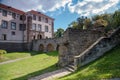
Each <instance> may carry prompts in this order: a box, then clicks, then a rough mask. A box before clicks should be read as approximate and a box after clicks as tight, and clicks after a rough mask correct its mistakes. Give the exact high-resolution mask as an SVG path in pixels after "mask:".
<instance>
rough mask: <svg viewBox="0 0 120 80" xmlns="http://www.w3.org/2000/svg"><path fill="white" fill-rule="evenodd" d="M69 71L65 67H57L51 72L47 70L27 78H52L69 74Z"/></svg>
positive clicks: (52, 79)
mask: <svg viewBox="0 0 120 80" xmlns="http://www.w3.org/2000/svg"><path fill="white" fill-rule="evenodd" d="M70 73H71V72H70V71H68V70H66V69H64V68H63V69H59V70H56V71H53V72H48V73H45V74H42V75H39V76H36V77H33V78H30V79H28V80H54V79H55V78H59V77H62V76H65V75H68V74H70Z"/></svg>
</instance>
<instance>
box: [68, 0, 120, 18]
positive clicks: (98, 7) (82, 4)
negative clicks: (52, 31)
mask: <svg viewBox="0 0 120 80" xmlns="http://www.w3.org/2000/svg"><path fill="white" fill-rule="evenodd" d="M119 2H120V1H119V0H84V1H78V3H77V4H74V5H73V3H72V2H71V3H69V4H68V8H69V10H70V12H72V13H78V14H80V15H82V16H89V15H92V14H100V13H104V12H105V11H106V10H108V9H110V8H111V7H114V8H116V5H117V4H118V3H119Z"/></svg>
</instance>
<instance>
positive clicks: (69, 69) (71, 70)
mask: <svg viewBox="0 0 120 80" xmlns="http://www.w3.org/2000/svg"><path fill="white" fill-rule="evenodd" d="M65 69H66V70H68V71H70V72H74V71H75V70H74V69H72V68H70V67H65Z"/></svg>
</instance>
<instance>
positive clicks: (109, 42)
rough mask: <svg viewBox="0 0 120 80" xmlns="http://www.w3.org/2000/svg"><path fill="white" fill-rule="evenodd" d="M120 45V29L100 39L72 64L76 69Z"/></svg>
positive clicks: (76, 57) (75, 58)
mask: <svg viewBox="0 0 120 80" xmlns="http://www.w3.org/2000/svg"><path fill="white" fill-rule="evenodd" d="M119 44H120V28H119V29H117V30H116V31H115V32H114V33H112V35H110V36H109V37H101V38H99V39H98V40H97V41H96V42H95V43H94V44H92V45H91V46H90V47H89V48H87V49H86V50H85V51H84V52H82V53H81V54H80V55H78V56H75V57H74V64H75V65H76V66H77V67H80V66H83V65H85V64H87V63H89V62H91V61H93V60H95V59H97V58H99V57H100V56H102V55H103V54H104V53H105V52H107V51H109V50H110V49H112V48H113V47H115V46H116V45H119Z"/></svg>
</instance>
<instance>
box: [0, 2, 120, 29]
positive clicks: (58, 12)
mask: <svg viewBox="0 0 120 80" xmlns="http://www.w3.org/2000/svg"><path fill="white" fill-rule="evenodd" d="M0 2H1V3H3V4H6V5H9V6H12V7H15V8H17V9H20V10H23V11H29V10H37V11H40V12H42V13H44V14H46V15H48V16H50V17H53V18H54V19H55V22H54V24H55V25H54V28H55V31H56V30H57V29H58V28H64V29H66V28H67V27H68V25H69V24H70V23H71V22H72V21H74V20H76V18H78V17H80V16H88V17H91V16H93V15H96V14H103V13H113V12H114V11H115V10H118V9H120V0H0Z"/></svg>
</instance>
